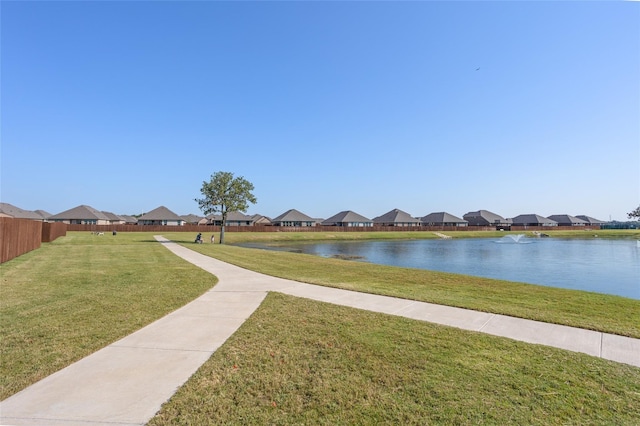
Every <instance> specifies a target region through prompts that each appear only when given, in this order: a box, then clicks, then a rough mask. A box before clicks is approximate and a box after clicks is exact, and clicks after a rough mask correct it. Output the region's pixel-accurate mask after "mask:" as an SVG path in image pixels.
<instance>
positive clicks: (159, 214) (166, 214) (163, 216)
mask: <svg viewBox="0 0 640 426" xmlns="http://www.w3.org/2000/svg"><path fill="white" fill-rule="evenodd" d="M142 220H171V221H174V220H176V221H184V219H182V218H181V217H180V216H178V215H177V214H175V213H174V212H172V211H171V210H169V209H168V208H166V207H165V206H160V207H158V208H155V209H153V210H151V211H150V212H149V213H146V214H143V215H142V216H140V217H139V218H138V222H139V221H142Z"/></svg>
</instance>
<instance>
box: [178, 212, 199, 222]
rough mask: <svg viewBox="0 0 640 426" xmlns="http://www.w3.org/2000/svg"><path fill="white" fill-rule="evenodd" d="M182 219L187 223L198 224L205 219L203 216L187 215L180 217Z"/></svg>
mask: <svg viewBox="0 0 640 426" xmlns="http://www.w3.org/2000/svg"><path fill="white" fill-rule="evenodd" d="M180 217H181V218H182V220H184V221H185V222H187V223H198V222H200V221H201V220H202V219H204V218H203V217H202V216H198V215H195V214H185V215H182V216H180Z"/></svg>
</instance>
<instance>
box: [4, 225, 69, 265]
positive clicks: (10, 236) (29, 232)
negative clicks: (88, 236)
mask: <svg viewBox="0 0 640 426" xmlns="http://www.w3.org/2000/svg"><path fill="white" fill-rule="evenodd" d="M66 234H67V225H66V224H65V223H46V222H40V221H38V220H32V219H15V218H12V217H0V263H4V262H6V261H8V260H11V259H13V258H16V257H18V256H20V255H21V254H24V253H27V252H30V251H31V250H35V249H37V248H40V245H41V243H43V242H44V243H48V242H51V241H53V240H55V239H56V238H59V237H63V236H65V235H66Z"/></svg>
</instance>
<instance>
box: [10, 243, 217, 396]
mask: <svg viewBox="0 0 640 426" xmlns="http://www.w3.org/2000/svg"><path fill="white" fill-rule="evenodd" d="M0 273H1V277H2V278H1V279H2V287H1V289H2V290H1V293H2V294H1V295H2V302H1V308H0V327H1V330H2V332H1V347H2V357H1V363H0V384H1V393H0V399H4V398H6V397H8V396H10V395H12V394H14V393H16V392H17V391H19V390H21V389H23V388H25V387H26V386H28V385H30V384H32V383H35V382H36V381H38V380H40V379H42V378H44V377H46V376H48V375H50V374H52V373H54V372H55V371H57V370H60V369H61V368H63V367H66V366H67V365H69V364H71V363H72V362H74V361H77V360H79V359H81V358H83V357H84V356H86V355H89V354H91V353H93V352H95V351H97V350H99V349H101V348H103V347H105V346H107V345H108V344H110V343H112V342H114V341H116V340H118V339H120V338H122V337H124V336H127V335H128V334H130V333H133V332H134V331H136V330H138V329H140V328H142V327H144V326H145V325H147V324H149V323H151V322H153V321H154V320H156V319H158V318H161V317H163V316H164V315H166V314H168V313H169V312H171V311H173V310H175V309H177V308H179V307H180V306H183V305H185V304H186V303H188V302H190V301H191V300H193V299H195V298H196V297H198V296H199V295H201V294H203V293H204V292H205V291H206V290H208V289H210V288H211V287H213V286H214V285H215V283H216V278H215V277H214V276H213V275H211V274H208V273H206V272H204V271H202V270H201V269H199V268H197V267H195V266H193V265H191V264H189V263H188V262H186V261H184V260H182V259H180V258H179V257H177V256H175V255H174V254H172V253H171V252H169V251H168V250H167V249H166V248H164V247H162V245H160V244H158V243H157V242H155V241H154V240H153V238H152V235H150V234H146V233H135V234H125V233H121V234H118V235H117V236H116V237H112V236H111V235H105V236H95V235H91V234H89V233H88V232H87V233H70V234H69V235H67V236H66V237H64V238H60V239H58V240H56V241H55V242H53V243H47V244H44V245H43V246H42V247H41V248H40V249H38V250H35V251H32V252H29V253H27V254H25V255H23V256H20V257H18V258H16V259H13V260H11V261H9V262H6V263H4V264H2V265H0Z"/></svg>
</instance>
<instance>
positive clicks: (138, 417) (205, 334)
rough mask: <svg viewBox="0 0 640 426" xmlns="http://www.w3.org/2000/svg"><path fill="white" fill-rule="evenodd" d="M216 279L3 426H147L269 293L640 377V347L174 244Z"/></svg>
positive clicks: (61, 375) (6, 408)
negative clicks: (268, 269) (259, 268)
mask: <svg viewBox="0 0 640 426" xmlns="http://www.w3.org/2000/svg"><path fill="white" fill-rule="evenodd" d="M156 239H157V240H158V241H160V242H161V243H162V244H164V245H165V247H167V249H169V250H171V251H172V252H173V253H175V254H176V255H178V256H180V257H182V258H184V259H185V260H187V261H189V262H191V263H193V264H194V265H197V266H199V267H200V268H202V269H204V270H206V271H208V272H210V273H212V274H215V275H216V276H217V277H218V279H219V282H218V284H217V285H216V286H215V287H214V288H213V289H211V290H210V291H208V292H207V293H205V294H204V295H203V296H201V297H199V298H198V299H196V300H194V301H193V302H191V303H189V304H188V305H186V306H184V307H182V308H180V309H178V310H176V311H174V312H172V313H171V314H169V315H167V316H165V317H164V318H161V319H160V320H158V321H156V322H154V323H152V324H150V325H149V326H147V327H145V328H143V329H141V330H139V331H137V332H135V333H133V334H131V335H130V336H127V337H125V338H124V339H122V340H119V341H117V342H115V343H113V344H111V345H109V346H107V347H106V348H104V349H102V350H100V351H98V352H96V353H94V354H92V355H90V356H88V357H86V358H84V359H82V360H80V361H78V362H76V363H75V364H72V365H70V366H69V367H67V368H65V369H63V370H60V371H58V372H57V373H54V374H52V375H51V376H49V377H47V378H45V379H43V380H41V381H40V382H38V383H35V384H34V385H32V386H30V387H28V388H27V389H25V390H23V391H22V392H19V393H17V394H15V395H13V396H11V397H9V398H7V399H6V400H4V401H2V403H0V424H2V425H42V426H47V425H78V426H89V425H91V426H96V425H143V424H145V423H146V422H147V421H149V419H151V418H152V417H153V416H154V415H155V413H156V412H157V411H158V410H159V409H160V407H161V405H162V404H163V403H164V402H166V401H167V400H168V399H169V398H170V397H171V396H172V395H173V394H174V393H175V391H176V390H177V389H178V388H179V387H180V386H181V385H182V384H183V383H184V382H186V381H187V380H188V379H189V377H190V376H191V375H192V374H193V373H194V372H195V371H196V370H197V369H198V368H199V367H200V366H201V365H202V364H203V363H204V362H205V361H206V360H207V359H208V358H209V357H210V356H211V354H213V352H215V350H216V349H217V348H219V347H220V346H221V345H222V344H223V343H224V342H225V341H226V340H227V339H228V338H229V337H230V336H231V335H232V334H233V333H234V332H235V331H236V330H237V329H238V328H239V327H240V325H242V323H243V322H244V321H245V320H246V319H247V318H248V317H249V316H250V315H251V314H252V313H253V312H254V311H255V309H257V308H258V306H260V303H262V301H263V299H264V298H265V296H266V294H267V292H269V291H277V292H281V293H285V294H289V295H292V296H298V297H304V298H309V299H313V300H318V301H323V302H329V303H333V304H337V305H343V306H350V307H353V308H358V309H365V310H370V311H376V312H382V313H386V314H390V315H398V316H403V317H407V318H413V319H416V320H421V321H429V322H433V323H437V324H442V325H448V326H452V327H457V328H461V329H464V330H471V331H478V332H483V333H488V334H492V335H495V336H502V337H508V338H511V339H515V340H520V341H524V342H528V343H536V344H542V345H547V346H553V347H557V348H561V349H566V350H570V351H575V352H582V353H586V354H589V355H592V356H596V357H601V358H605V359H608V360H612V361H616V362H622V363H627V364H631V365H634V366H637V367H640V339H631V338H628V337H621V336H616V335H611V334H606V333H600V332H595V331H590V330H583V329H578V328H573V327H566V326H560V325H554V324H547V323H540V322H536V321H530V320H523V319H519V318H512V317H507V316H504V315H496V314H488V313H484V312H476V311H471V310H467V309H460V308H452V307H448V306H441V305H434V304H430V303H423V302H416V301H411V300H406V299H398V298H393V297H385V296H376V295H371V294H365V293H358V292H354V291H348V290H340V289H333V288H328V287H322V286H316V285H310V284H304V283H300V282H296V281H291V280H285V279H281V278H275V277H271V276H267V275H263V274H259V273H256V272H252V271H249V270H246V269H242V268H239V267H237V266H233V265H230V264H227V263H224V262H221V261H219V260H216V259H213V258H211V257H208V256H204V255H201V254H199V253H197V252H194V251H192V250H189V249H188V248H185V247H182V246H180V245H178V244H176V243H172V242H170V241H168V240H166V239H164V238H162V237H156Z"/></svg>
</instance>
